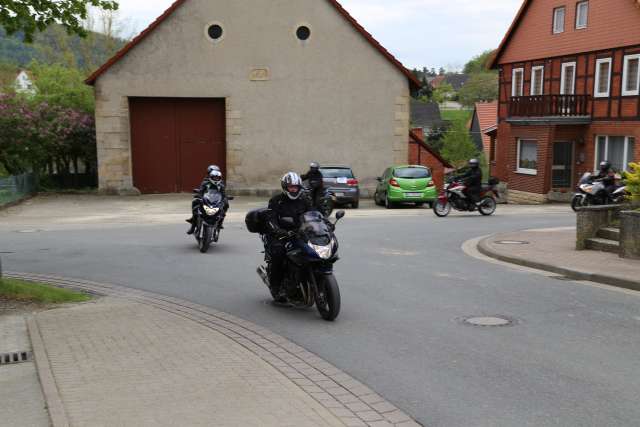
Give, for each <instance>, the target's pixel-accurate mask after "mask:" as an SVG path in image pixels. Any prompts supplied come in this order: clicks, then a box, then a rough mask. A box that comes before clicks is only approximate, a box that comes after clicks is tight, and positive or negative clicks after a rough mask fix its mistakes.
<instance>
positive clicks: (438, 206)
mask: <svg viewBox="0 0 640 427" xmlns="http://www.w3.org/2000/svg"><path fill="white" fill-rule="evenodd" d="M433 212H434V213H435V214H436V215H437V216H439V217H440V218H444V217H446V216H448V215H449V214H450V213H451V203H449V202H445V203H443V202H441V201H440V200H438V201H436V202H435V203H434V204H433Z"/></svg>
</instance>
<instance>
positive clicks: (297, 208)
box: [268, 194, 314, 233]
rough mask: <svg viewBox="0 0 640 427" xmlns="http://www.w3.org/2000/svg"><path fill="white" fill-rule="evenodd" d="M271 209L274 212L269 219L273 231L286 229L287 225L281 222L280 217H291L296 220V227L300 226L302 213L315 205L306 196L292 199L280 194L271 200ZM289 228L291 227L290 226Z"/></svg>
mask: <svg viewBox="0 0 640 427" xmlns="http://www.w3.org/2000/svg"><path fill="white" fill-rule="evenodd" d="M269 209H271V211H272V212H273V214H272V216H271V218H269V220H268V225H269V229H270V232H271V233H277V232H279V231H282V230H286V229H287V227H286V226H284V225H282V224H281V223H280V218H283V217H290V218H293V220H294V221H295V229H297V228H298V227H300V215H302V214H303V213H305V212H309V211H312V210H314V208H313V206H312V205H311V203H310V202H309V199H307V198H306V197H304V196H301V197H300V198H298V199H297V200H291V199H290V198H289V197H288V196H287V195H286V194H280V195H277V196H275V197H273V198H272V199H271V200H269ZM288 229H291V228H290V227H288Z"/></svg>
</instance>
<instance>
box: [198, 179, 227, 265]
mask: <svg viewBox="0 0 640 427" xmlns="http://www.w3.org/2000/svg"><path fill="white" fill-rule="evenodd" d="M193 194H194V197H195V198H196V199H199V200H200V206H199V207H198V210H197V212H196V213H197V215H196V230H195V232H194V233H193V235H194V236H195V238H196V241H197V242H198V248H199V249H200V252H202V253H203V254H204V253H206V252H207V251H208V250H209V247H210V246H211V243H215V242H218V240H219V239H220V231H221V230H222V229H221V226H222V220H223V218H224V215H225V212H224V207H225V203H226V201H227V200H233V197H227V198H226V200H225V197H224V196H223V195H222V193H220V192H219V191H218V190H217V189H215V188H211V189H209V190H208V191H207V192H206V193H205V194H204V196H202V197H200V190H198V189H196V190H193Z"/></svg>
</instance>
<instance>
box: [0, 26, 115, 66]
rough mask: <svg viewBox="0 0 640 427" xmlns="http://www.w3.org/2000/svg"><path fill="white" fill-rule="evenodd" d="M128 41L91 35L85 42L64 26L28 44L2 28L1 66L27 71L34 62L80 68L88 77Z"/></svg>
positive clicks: (37, 36) (43, 34) (53, 29)
mask: <svg viewBox="0 0 640 427" xmlns="http://www.w3.org/2000/svg"><path fill="white" fill-rule="evenodd" d="M125 43H126V40H123V39H120V38H116V37H108V36H105V35H104V34H101V33H96V32H90V33H89V35H88V36H87V37H86V38H84V39H83V38H81V37H79V36H76V35H73V36H70V35H68V34H67V32H66V31H65V30H64V28H62V27H61V26H57V25H54V26H51V27H49V28H48V29H47V30H46V31H45V32H43V33H39V34H37V35H36V37H35V40H34V42H33V43H31V44H29V43H25V42H24V41H23V36H22V34H14V35H12V36H9V35H7V34H6V31H5V30H4V29H3V28H2V27H0V63H8V64H13V65H15V66H17V67H27V66H28V65H29V64H30V63H31V61H34V60H36V61H38V62H41V63H45V64H63V65H66V66H69V67H77V68H78V69H80V70H82V71H83V72H84V73H86V74H89V73H90V72H91V71H93V70H95V69H96V68H98V67H99V66H100V65H102V64H103V63H104V62H106V61H107V60H108V59H109V58H110V57H111V56H113V54H114V53H115V52H117V51H118V50H119V49H120V48H121V47H122V46H123V45H124V44H125Z"/></svg>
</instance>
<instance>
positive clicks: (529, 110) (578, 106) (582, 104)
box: [509, 95, 591, 117]
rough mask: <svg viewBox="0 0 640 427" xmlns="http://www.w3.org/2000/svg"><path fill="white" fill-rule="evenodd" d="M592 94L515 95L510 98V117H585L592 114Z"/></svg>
mask: <svg viewBox="0 0 640 427" xmlns="http://www.w3.org/2000/svg"><path fill="white" fill-rule="evenodd" d="M590 101H591V96H590V95H537V96H514V97H512V98H511V99H509V116H510V117H580V116H582V117H584V116H589V115H591V112H590V110H589V105H590Z"/></svg>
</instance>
